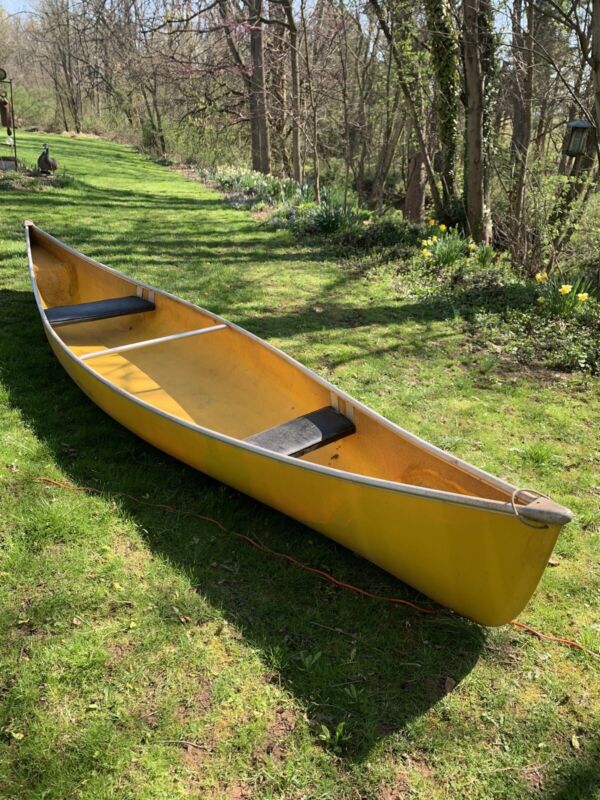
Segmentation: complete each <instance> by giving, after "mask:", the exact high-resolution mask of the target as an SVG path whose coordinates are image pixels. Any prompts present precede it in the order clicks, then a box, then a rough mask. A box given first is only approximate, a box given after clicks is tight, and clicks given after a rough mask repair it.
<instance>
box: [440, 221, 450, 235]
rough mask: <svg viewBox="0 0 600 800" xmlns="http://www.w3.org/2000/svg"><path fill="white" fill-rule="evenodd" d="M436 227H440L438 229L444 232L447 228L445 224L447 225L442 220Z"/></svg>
mask: <svg viewBox="0 0 600 800" xmlns="http://www.w3.org/2000/svg"><path fill="white" fill-rule="evenodd" d="M438 228H439V229H440V231H441V232H442V233H446V231H447V230H448V226H447V225H444V223H443V222H442V224H441V225H438Z"/></svg>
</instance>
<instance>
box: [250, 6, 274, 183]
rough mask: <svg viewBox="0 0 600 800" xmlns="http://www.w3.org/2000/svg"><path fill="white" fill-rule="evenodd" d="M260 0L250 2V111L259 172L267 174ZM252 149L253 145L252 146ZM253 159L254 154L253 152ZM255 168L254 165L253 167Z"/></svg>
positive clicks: (266, 134) (267, 156)
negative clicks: (252, 116)
mask: <svg viewBox="0 0 600 800" xmlns="http://www.w3.org/2000/svg"><path fill="white" fill-rule="evenodd" d="M261 14H262V0H252V1H251V4H250V17H249V22H250V25H251V27H250V59H251V62H252V75H251V77H250V91H251V98H253V99H251V101H250V106H251V113H253V115H254V126H255V128H256V131H255V134H256V138H257V142H256V143H255V142H254V140H253V145H254V144H256V147H257V151H258V152H257V153H256V155H257V156H258V158H257V164H258V170H259V172H264V173H265V175H268V174H269V173H270V172H271V145H270V140H269V120H268V118H267V93H266V90H265V70H264V47H263V23H262V20H261ZM253 151H254V147H253ZM253 161H254V154H253ZM255 168H256V167H255Z"/></svg>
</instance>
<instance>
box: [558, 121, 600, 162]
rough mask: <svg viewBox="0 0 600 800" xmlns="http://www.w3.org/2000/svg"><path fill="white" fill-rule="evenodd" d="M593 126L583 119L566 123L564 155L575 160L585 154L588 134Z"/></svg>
mask: <svg viewBox="0 0 600 800" xmlns="http://www.w3.org/2000/svg"><path fill="white" fill-rule="evenodd" d="M593 127H594V126H593V125H592V124H591V123H590V122H587V120H585V119H573V120H571V121H570V122H567V139H566V147H565V155H567V156H572V157H573V158H576V157H577V156H582V155H583V154H584V153H585V147H586V143H587V138H588V133H589V131H590V129H591V128H593Z"/></svg>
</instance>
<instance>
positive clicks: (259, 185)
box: [199, 167, 307, 206]
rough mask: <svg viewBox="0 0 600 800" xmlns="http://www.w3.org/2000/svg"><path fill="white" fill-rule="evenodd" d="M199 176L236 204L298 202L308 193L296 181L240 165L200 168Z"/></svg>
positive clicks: (270, 204) (272, 204) (269, 204)
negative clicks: (231, 198) (264, 173)
mask: <svg viewBox="0 0 600 800" xmlns="http://www.w3.org/2000/svg"><path fill="white" fill-rule="evenodd" d="M199 175H200V177H201V178H203V180H206V181H209V182H211V183H214V184H215V185H216V186H217V187H218V188H219V189H221V190H222V191H224V192H227V193H228V194H231V195H233V196H234V197H233V202H234V204H235V205H246V206H254V205H256V204H257V203H264V204H265V205H268V206H274V205H278V204H281V203H293V202H301V201H302V200H303V199H304V198H305V197H306V195H307V188H306V187H305V186H302V185H300V184H299V183H296V181H293V180H290V179H288V178H278V177H276V176H275V175H263V174H262V173H261V172H253V171H252V170H246V169H240V168H239V167H215V168H214V169H202V170H199Z"/></svg>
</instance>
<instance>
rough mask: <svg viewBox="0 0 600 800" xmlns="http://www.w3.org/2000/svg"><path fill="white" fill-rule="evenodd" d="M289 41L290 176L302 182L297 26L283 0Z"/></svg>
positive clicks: (292, 14) (288, 4) (292, 13)
mask: <svg viewBox="0 0 600 800" xmlns="http://www.w3.org/2000/svg"><path fill="white" fill-rule="evenodd" d="M283 8H284V10H285V15H286V18H287V24H288V28H289V41H290V100H291V108H292V176H293V178H294V180H295V181H297V182H298V183H302V163H301V160H300V70H299V67H298V27H297V25H296V20H295V18H294V11H293V8H292V2H291V0H283Z"/></svg>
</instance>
